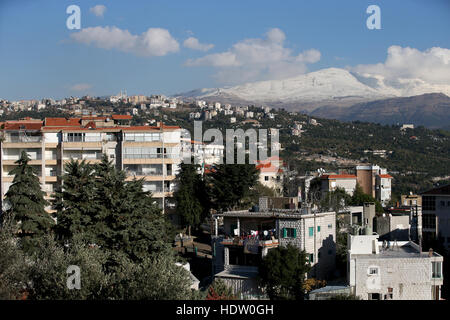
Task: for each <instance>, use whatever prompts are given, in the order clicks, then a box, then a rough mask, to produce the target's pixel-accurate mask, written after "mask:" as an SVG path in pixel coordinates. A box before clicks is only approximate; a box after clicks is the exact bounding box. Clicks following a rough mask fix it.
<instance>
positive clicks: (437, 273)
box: [431, 261, 442, 279]
mask: <svg viewBox="0 0 450 320" xmlns="http://www.w3.org/2000/svg"><path fill="white" fill-rule="evenodd" d="M431 278H432V279H440V278H442V262H440V261H433V262H431Z"/></svg>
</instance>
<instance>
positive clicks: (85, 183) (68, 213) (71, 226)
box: [52, 159, 98, 243]
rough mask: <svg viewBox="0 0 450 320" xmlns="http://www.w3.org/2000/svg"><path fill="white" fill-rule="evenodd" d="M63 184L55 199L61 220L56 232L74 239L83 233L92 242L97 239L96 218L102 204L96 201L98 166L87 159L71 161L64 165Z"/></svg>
mask: <svg viewBox="0 0 450 320" xmlns="http://www.w3.org/2000/svg"><path fill="white" fill-rule="evenodd" d="M64 169H65V171H66V174H64V175H63V176H62V186H61V187H59V188H58V189H57V190H56V191H55V195H54V200H53V201H52V203H53V206H54V208H55V209H56V211H57V213H56V217H57V219H58V223H57V225H56V226H55V231H56V235H57V237H58V238H59V239H60V240H63V241H64V240H70V239H72V238H73V236H74V235H75V234H79V235H80V236H82V237H83V238H84V239H85V240H86V241H88V242H91V243H92V242H95V234H94V233H93V230H92V226H93V218H94V216H95V213H96V212H97V209H98V206H97V205H96V203H95V190H94V179H95V176H94V169H93V167H92V165H90V164H88V163H86V162H85V160H83V161H81V162H78V161H77V160H73V159H72V160H70V162H68V163H67V164H66V165H65V167H64Z"/></svg>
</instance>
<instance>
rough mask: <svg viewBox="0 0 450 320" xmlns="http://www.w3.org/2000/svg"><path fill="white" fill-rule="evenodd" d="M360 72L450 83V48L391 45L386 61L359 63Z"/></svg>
mask: <svg viewBox="0 0 450 320" xmlns="http://www.w3.org/2000/svg"><path fill="white" fill-rule="evenodd" d="M348 69H350V70H352V71H355V72H357V73H359V74H372V75H381V76H383V77H385V78H386V79H387V80H392V81H396V80H397V79H399V78H403V79H421V80H423V81H426V82H428V83H431V84H446V85H448V84H450V50H449V49H446V48H439V47H433V48H430V49H427V50H424V51H420V50H418V49H415V48H409V47H406V48H402V47H400V46H391V47H389V48H388V51H387V58H386V61H385V62H384V63H377V64H368V65H357V66H355V67H348Z"/></svg>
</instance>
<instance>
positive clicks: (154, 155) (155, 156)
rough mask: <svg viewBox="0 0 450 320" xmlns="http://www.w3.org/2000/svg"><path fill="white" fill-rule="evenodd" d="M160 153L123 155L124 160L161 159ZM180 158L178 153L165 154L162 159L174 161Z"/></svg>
mask: <svg viewBox="0 0 450 320" xmlns="http://www.w3.org/2000/svg"><path fill="white" fill-rule="evenodd" d="M162 157H163V154H162V153H149V154H134V153H125V154H124V158H125V159H162ZM178 157H180V155H179V154H178V153H166V154H165V155H164V158H166V159H176V158H178Z"/></svg>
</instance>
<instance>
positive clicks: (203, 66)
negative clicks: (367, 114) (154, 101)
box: [0, 0, 450, 100]
mask: <svg viewBox="0 0 450 320" xmlns="http://www.w3.org/2000/svg"><path fill="white" fill-rule="evenodd" d="M73 4H74V5H78V6H79V7H80V9H81V30H68V29H67V27H66V20H67V18H68V16H69V15H68V14H66V8H67V7H68V6H69V5H73ZM371 4H376V5H378V6H379V7H380V9H381V27H382V29H381V30H369V29H368V28H367V27H366V19H367V18H368V17H369V14H367V13H366V8H367V7H368V6H369V5H371ZM96 5H104V6H105V7H106V9H105V10H104V12H103V15H100V14H99V12H98V11H97V15H96V14H94V13H93V12H91V10H90V9H91V8H93V7H94V6H96ZM100 11H101V10H100ZM100 13H101V12H100ZM107 27H108V28H107ZM113 27H115V29H114V32H113V31H112V30H113ZM94 28H95V29H94ZM149 29H151V30H152V31H151V32H149V33H148V34H146V36H143V33H146V32H147V31H148V30H149ZM126 30H127V31H126ZM100 31H102V32H100ZM449 31H450V2H449V1H445V0H442V1H440V0H436V1H418V0H411V1H375V0H372V1H364V0H355V1H320V0H319V1H299V0H293V1H287V0H285V1H273V0H272V1H265V0H258V1H255V0H246V1H242V0H241V1H235V0H228V1H212V0H189V1H188V0H180V1H171V0H164V1H139V0H135V1H112V0H109V1H103V2H102V1H75V0H71V1H65V0H42V1H34V0H16V1H12V0H2V1H1V2H0V98H5V99H11V100H16V99H31V98H38V99H39V98H43V97H53V98H62V97H65V96H71V95H73V96H81V95H84V94H90V95H95V96H101V95H109V94H115V93H118V92H119V91H120V90H121V89H127V91H128V94H129V95H131V94H146V95H149V94H152V93H163V94H168V95H169V94H174V93H178V92H184V91H189V90H192V89H196V88H202V87H219V86H223V85H232V84H238V83H240V82H244V81H254V80H262V79H270V78H283V77H287V76H293V75H295V74H299V73H304V72H309V71H314V70H318V69H322V68H328V67H339V68H354V67H356V66H358V65H362V66H363V67H361V68H360V69H358V70H370V71H373V72H380V73H383V74H384V75H390V76H395V75H396V74H402V75H405V74H406V75H408V76H411V77H412V76H417V77H420V75H422V74H425V75H424V77H426V73H427V72H425V71H424V70H406V69H408V68H414V67H415V66H414V65H417V64H419V65H421V64H425V65H427V64H428V62H429V61H431V62H430V65H432V67H430V68H431V69H430V68H429V69H427V70H428V74H429V73H433V74H434V73H435V72H433V70H434V69H433V68H436V70H447V69H445V68H446V67H447V65H445V66H444V67H445V68H444V69H443V68H442V66H440V65H439V62H436V61H435V60H436V59H435V58H436V57H441V58H442V56H445V57H447V58H448V51H447V50H444V51H436V52H435V51H433V52H428V51H427V50H429V49H430V48H432V47H439V48H442V49H449V48H450V32H449ZM117 35H120V36H121V37H122V38H121V40H120V41H118V40H117V39H116V38H117V37H116V36H117ZM102 37H103V38H102ZM155 37H157V38H158V39H161V37H163V40H161V41H162V42H155V43H156V45H151V44H150V45H148V46H147V47H143V44H145V43H147V42H146V41H147V40H149V39H152V40H151V41H153V39H154V38H155ZM190 37H193V38H195V39H196V40H197V41H198V42H199V43H196V42H195V40H194V41H193V42H192V41H191V45H190V46H189V45H188V46H189V47H186V46H185V45H184V41H185V40H186V39H188V38H190ZM191 40H192V39H191ZM133 41H135V42H133ZM131 42H132V43H131ZM159 43H161V46H160V45H159ZM208 45H209V46H208ZM155 46H156V47H155ZM165 46H166V47H165ZM391 46H398V47H399V48H397V50H394V51H395V52H393V53H392V55H393V57H392V61H395V62H396V63H397V62H398V60H399V59H403V58H404V57H406V56H408V57H410V56H411V55H410V54H409V51H408V52H406V51H405V50H403V48H406V47H410V48H414V49H415V51H414V52H413V55H414V57H416V58H415V59H416V60H413V59H410V58H405V60H404V61H403V60H402V61H403V62H401V63H399V65H396V66H395V67H392V64H391V63H386V66H381V67H380V66H379V65H378V66H377V64H379V63H381V64H383V63H385V61H386V59H387V56H388V49H389V48H390V47H391ZM124 48H126V49H124ZM424 52H425V53H424ZM422 53H424V54H422ZM255 55H256V57H257V58H258V59H260V60H258V59H256V60H258V61H257V62H256V61H255V60H254V57H255ZM447 58H443V59H444V60H442V61H445V59H447ZM408 59H409V60H408ZM420 59H424V60H423V63H422V60H420ZM415 61H416V62H417V63H414V62H415ZM447 63H448V60H447ZM389 68H391V69H389ZM392 68H394V69H392ZM427 80H430V81H438V82H439V81H441V82H442V81H444V82H447V80H448V78H446V77H445V75H444V76H441V77H439V78H436V79H434V78H433V79H427ZM447 84H450V83H447Z"/></svg>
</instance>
